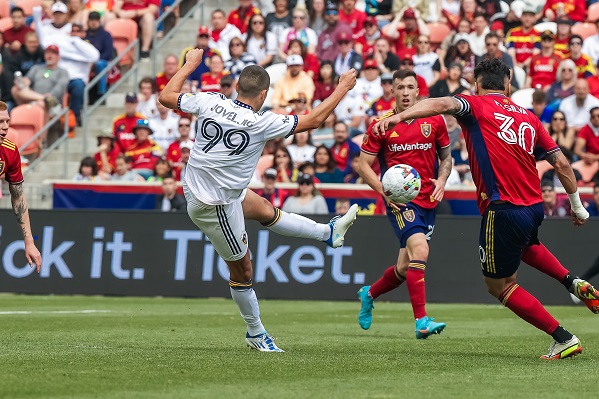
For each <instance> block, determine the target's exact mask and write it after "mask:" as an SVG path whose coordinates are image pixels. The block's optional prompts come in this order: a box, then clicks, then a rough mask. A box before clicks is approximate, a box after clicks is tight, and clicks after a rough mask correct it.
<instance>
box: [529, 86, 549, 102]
mask: <svg viewBox="0 0 599 399" xmlns="http://www.w3.org/2000/svg"><path fill="white" fill-rule="evenodd" d="M532 103H533V104H542V103H547V93H545V92H544V91H543V90H541V89H537V90H535V91H534V92H533V93H532Z"/></svg>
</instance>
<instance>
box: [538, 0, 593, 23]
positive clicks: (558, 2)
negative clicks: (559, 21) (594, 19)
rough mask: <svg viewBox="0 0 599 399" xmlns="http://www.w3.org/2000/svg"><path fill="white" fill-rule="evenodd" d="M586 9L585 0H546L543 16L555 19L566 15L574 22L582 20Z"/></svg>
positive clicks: (550, 19)
mask: <svg viewBox="0 0 599 399" xmlns="http://www.w3.org/2000/svg"><path fill="white" fill-rule="evenodd" d="M586 10H587V7H586V2H585V0H547V2H546V3H545V6H544V7H543V16H545V18H547V20H549V21H555V20H556V18H559V17H561V16H563V15H568V16H569V17H570V18H571V19H572V21H574V22H584V20H585V18H586Z"/></svg>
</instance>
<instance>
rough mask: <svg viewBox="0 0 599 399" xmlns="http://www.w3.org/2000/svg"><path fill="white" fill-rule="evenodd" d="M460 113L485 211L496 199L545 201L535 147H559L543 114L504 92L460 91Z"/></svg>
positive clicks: (480, 203) (552, 149)
mask: <svg viewBox="0 0 599 399" xmlns="http://www.w3.org/2000/svg"><path fill="white" fill-rule="evenodd" d="M454 98H456V99H457V100H458V101H459V102H460V104H461V108H460V110H459V111H458V112H457V113H456V114H455V117H456V118H457V120H458V122H459V124H460V126H461V127H462V132H463V133H464V138H465V140H466V147H467V150H468V161H469V163H470V171H471V172H472V178H473V180H474V184H475V185H476V190H477V201H478V209H479V211H480V213H481V215H482V214H483V213H484V211H485V209H487V207H488V206H489V204H490V203H491V202H492V201H506V202H509V203H511V204H514V205H533V204H538V203H540V202H542V201H543V198H542V196H541V181H540V180H539V174H538V171H537V168H536V162H535V156H534V155H533V152H534V150H535V148H536V147H537V146H538V147H541V148H542V149H544V150H545V151H547V153H553V152H556V151H559V147H558V145H557V144H555V141H553V139H552V138H551V136H549V133H547V130H545V128H544V127H543V125H542V124H541V122H540V121H539V118H537V117H536V116H534V115H533V114H532V113H531V112H530V111H527V110H526V109H524V108H522V107H520V106H518V105H516V104H514V103H513V102H512V101H511V100H510V99H509V98H507V97H505V96H504V95H502V94H487V95H485V96H465V95H462V94H458V95H456V96H455V97H454Z"/></svg>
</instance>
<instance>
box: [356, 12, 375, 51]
mask: <svg viewBox="0 0 599 399" xmlns="http://www.w3.org/2000/svg"><path fill="white" fill-rule="evenodd" d="M380 37H381V31H380V29H379V25H378V22H377V20H376V17H368V19H366V21H364V33H363V34H361V35H360V36H359V37H358V38H357V39H356V44H354V50H356V53H358V54H360V55H361V56H362V58H368V57H372V56H373V55H374V44H375V43H376V41H377V39H379V38H380Z"/></svg>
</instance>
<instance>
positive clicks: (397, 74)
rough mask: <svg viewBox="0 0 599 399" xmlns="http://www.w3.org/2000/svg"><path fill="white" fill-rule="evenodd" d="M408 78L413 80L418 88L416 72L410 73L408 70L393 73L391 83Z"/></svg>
mask: <svg viewBox="0 0 599 399" xmlns="http://www.w3.org/2000/svg"><path fill="white" fill-rule="evenodd" d="M410 76H411V77H413V78H414V80H415V81H416V86H418V78H416V72H414V71H410V70H408V69H399V70H397V71H395V72H393V81H395V79H398V80H404V79H405V78H409V77H410Z"/></svg>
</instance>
